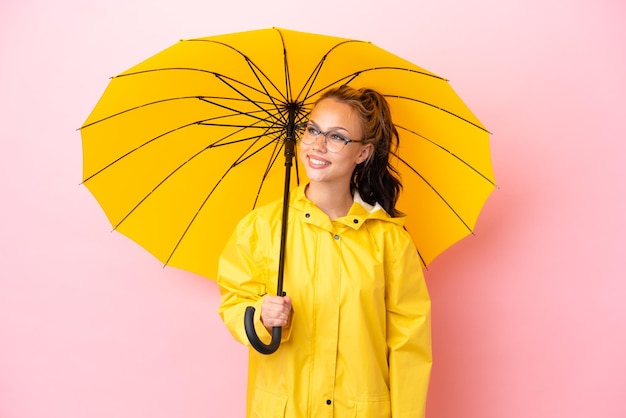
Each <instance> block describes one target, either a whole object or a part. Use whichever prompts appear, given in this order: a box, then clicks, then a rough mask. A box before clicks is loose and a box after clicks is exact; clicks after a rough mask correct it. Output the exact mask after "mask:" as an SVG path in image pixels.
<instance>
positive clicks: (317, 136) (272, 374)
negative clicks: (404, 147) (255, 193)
mask: <svg viewBox="0 0 626 418" xmlns="http://www.w3.org/2000/svg"><path fill="white" fill-rule="evenodd" d="M397 141H398V135H397V132H396V130H395V127H394V126H393V123H392V121H391V113H390V111H389V107H388V105H387V102H386V101H385V99H384V97H383V96H382V95H380V94H379V93H377V92H376V91H373V90H370V89H360V90H356V89H353V88H351V87H348V86H342V87H339V88H337V89H334V90H330V91H327V92H326V93H325V94H324V95H323V96H322V97H321V99H320V100H319V101H318V102H317V103H316V105H315V107H314V108H313V110H312V111H311V114H310V119H309V121H308V122H307V123H306V124H305V125H304V127H303V131H302V136H301V140H300V147H299V157H300V161H301V163H302V164H303V165H304V167H305V169H306V173H307V176H308V178H309V183H308V184H307V185H303V186H301V187H298V188H297V189H295V190H292V191H291V194H290V209H289V210H290V211H289V220H288V229H287V231H288V233H287V240H288V241H287V256H286V264H285V275H284V286H285V291H286V292H287V295H286V296H284V297H279V296H271V294H272V292H275V289H276V277H277V273H278V272H277V269H278V255H279V246H280V224H281V211H282V209H281V208H282V201H281V202H276V203H275V204H270V205H267V206H264V207H262V208H258V209H256V210H254V211H253V212H251V213H250V214H249V215H248V216H246V217H245V218H244V219H243V220H242V221H241V222H240V224H239V226H238V227H237V229H236V231H235V232H234V234H233V236H232V238H231V240H230V242H229V243H228V244H227V246H226V248H225V250H224V252H223V253H222V256H221V259H220V266H219V273H218V284H219V286H220V292H221V305H220V308H219V312H220V315H221V316H222V318H223V320H224V323H225V324H226V326H227V327H228V329H229V330H230V331H231V333H232V334H233V336H234V337H235V338H236V339H237V340H239V341H240V342H242V343H243V344H249V343H248V339H247V337H246V334H245V331H244V325H243V324H244V320H243V317H244V311H245V309H246V307H247V306H254V307H255V308H256V317H255V321H256V322H255V327H256V331H257V333H258V335H259V336H260V337H261V339H262V340H264V341H265V343H269V340H270V339H271V338H270V336H271V329H272V327H274V326H281V327H283V334H282V343H281V346H280V347H279V348H278V350H277V351H276V352H275V353H273V354H270V355H263V354H259V353H257V352H256V351H255V350H254V349H250V354H249V376H248V409H247V410H248V416H249V417H263V418H269V417H298V418H303V417H315V418H319V417H335V418H344V417H375V418H386V417H394V418H414V417H415V418H418V417H423V416H424V410H425V401H426V394H427V389H428V382H429V376H430V368H431V344H430V299H429V296H428V291H427V289H426V285H425V282H424V277H423V274H422V269H421V265H420V260H419V258H418V255H417V251H416V249H415V247H414V245H413V242H412V241H411V238H410V236H409V235H408V233H407V232H406V230H405V229H404V228H403V222H404V217H403V215H402V214H401V213H399V212H398V211H397V210H396V208H395V203H396V200H397V197H398V193H399V191H400V187H401V185H400V182H399V180H398V179H397V177H396V173H395V171H394V170H393V168H392V167H391V166H390V164H389V154H390V151H392V150H393V149H394V147H395V146H397Z"/></svg>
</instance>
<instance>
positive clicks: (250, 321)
mask: <svg viewBox="0 0 626 418" xmlns="http://www.w3.org/2000/svg"><path fill="white" fill-rule="evenodd" d="M243 322H244V325H245V328H246V335H247V336H248V340H249V341H250V344H251V345H252V347H254V349H255V350H256V351H258V352H259V353H261V354H272V353H273V352H274V351H276V350H278V347H279V346H280V340H281V338H282V331H283V329H282V327H273V328H272V341H271V342H270V343H269V344H265V343H264V342H263V341H261V339H260V338H259V337H258V335H257V334H256V332H255V330H254V307H252V306H248V307H247V308H246V315H245V316H244V320H243Z"/></svg>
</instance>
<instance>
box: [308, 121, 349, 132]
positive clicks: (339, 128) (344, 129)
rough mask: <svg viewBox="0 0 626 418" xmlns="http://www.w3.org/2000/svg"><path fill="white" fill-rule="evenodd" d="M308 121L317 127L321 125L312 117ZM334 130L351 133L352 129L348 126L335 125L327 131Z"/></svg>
mask: <svg viewBox="0 0 626 418" xmlns="http://www.w3.org/2000/svg"><path fill="white" fill-rule="evenodd" d="M307 123H312V124H313V125H315V127H316V128H319V127H320V126H319V125H318V124H317V123H315V121H314V120H312V119H309V121H308V122H307ZM332 131H344V132H347V133H350V131H349V130H348V129H346V128H344V127H342V126H333V127H331V128H329V129H328V130H327V131H326V132H332Z"/></svg>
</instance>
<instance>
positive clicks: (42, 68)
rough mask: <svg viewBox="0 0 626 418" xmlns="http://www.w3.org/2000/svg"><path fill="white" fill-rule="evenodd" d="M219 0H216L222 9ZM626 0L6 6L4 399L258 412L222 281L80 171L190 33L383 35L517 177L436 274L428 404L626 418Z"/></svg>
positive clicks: (20, 411) (134, 412) (182, 411)
mask: <svg viewBox="0 0 626 418" xmlns="http://www.w3.org/2000/svg"><path fill="white" fill-rule="evenodd" d="M212 4H216V5H212ZM625 12H626V10H625V6H624V2H623V1H621V0H507V1H501V0H473V1H461V0H440V1H436V2H435V1H428V2H425V1H408V0H404V1H401V0H385V1H382V2H381V1H368V0H358V1H357V0H344V1H338V0H318V1H314V2H308V3H307V4H303V3H301V2H298V1H293V0H290V1H279V0H269V1H268V0H266V1H261V2H260V1H252V0H244V1H236V0H223V1H220V2H212V1H207V0H197V1H193V0H176V1H173V0H163V1H147V0H142V1H132V0H106V1H104V0H102V1H92V0H59V1H55V2H51V1H43V0H39V1H37V0H26V1H22V0H19V1H18V0H2V2H1V3H0V85H1V91H0V140H1V148H0V149H1V151H0V161H1V164H0V191H1V196H2V197H1V199H2V204H1V207H0V257H1V259H0V261H1V262H0V417H2V418H40V417H46V418H56V417H63V418H84V417H90V418H96V417H151V418H158V417H163V418H172V417H185V418H194V417H242V416H243V414H244V389H245V367H246V366H245V365H246V359H245V350H244V349H243V348H242V347H240V346H239V345H237V344H236V343H235V342H233V341H232V340H231V338H230V336H229V335H228V334H227V332H226V331H225V329H224V327H223V325H222V324H221V322H220V320H219V317H218V315H217V312H216V309H217V304H218V295H217V288H216V285H215V284H214V283H213V282H212V281H210V280H206V279H203V278H200V277H198V276H194V275H192V274H190V273H186V272H182V271H179V270H176V269H173V268H165V269H164V268H162V266H161V265H160V263H159V262H158V261H156V260H155V259H153V258H152V257H151V256H150V255H149V254H148V253H147V252H145V251H144V250H143V249H141V248H140V247H138V246H137V245H135V244H134V243H133V242H131V241H130V240H128V239H126V238H125V237H123V236H121V235H120V234H117V233H110V232H109V231H110V226H109V224H108V223H107V221H106V218H105V216H104V214H103V213H102V211H101V210H100V208H99V207H98V205H97V204H96V202H95V200H94V199H93V198H92V196H91V195H90V194H89V192H88V191H87V189H86V188H84V187H82V186H79V183H80V180H81V144H80V133H79V132H78V131H77V130H76V129H77V128H78V127H79V126H80V125H81V124H82V122H83V121H84V120H85V119H86V117H87V115H88V113H89V112H90V110H91V108H92V107H93V106H94V105H95V103H96V101H97V99H98V98H99V97H100V95H101V93H102V92H103V90H104V88H105V87H106V85H107V83H108V77H109V76H112V75H115V74H117V73H119V72H121V71H123V70H125V69H126V68H128V67H130V66H132V65H134V64H135V63H137V62H139V61H141V60H143V59H144V58H147V57H148V56H149V55H152V54H153V53H156V52H158V51H159V50H161V49H164V48H165V47H167V46H169V45H171V44H173V43H175V42H176V41H178V39H180V38H190V37H198V36H208V35H215V34H219V33H223V32H235V31H240V30H248V29H259V28H266V27H271V26H280V27H285V28H289V29H295V30H303V31H309V32H319V33H326V34H330V35H335V36H343V37H351V38H359V39H366V40H370V41H372V42H374V43H375V44H377V45H379V46H381V47H383V48H386V49H388V50H390V51H392V52H395V53H396V54H398V55H400V56H402V57H404V58H407V59H409V60H411V61H413V62H415V63H417V64H418V65H421V66H423V67H425V68H427V69H429V70H431V71H434V72H436V73H438V74H440V75H442V76H445V77H447V78H449V79H450V80H451V84H452V86H453V87H454V88H455V89H456V90H457V91H458V92H459V93H460V94H461V96H462V97H463V98H464V99H465V101H466V102H467V103H468V105H470V107H472V109H474V111H475V112H476V114H477V115H478V116H479V118H480V119H481V120H482V121H483V122H484V123H485V124H486V125H487V127H488V128H489V129H490V130H491V131H492V132H494V135H493V138H492V144H493V159H494V164H495V172H496V177H497V180H498V183H499V185H500V189H499V190H498V191H496V192H495V193H494V194H493V195H492V196H491V198H490V200H489V201H488V203H487V205H486V207H485V210H484V212H483V214H482V215H481V217H480V219H479V223H478V225H477V228H476V236H474V237H469V238H468V239H465V240H463V241H462V242H461V243H459V244H457V245H456V246H454V247H453V248H451V249H450V250H448V251H447V252H446V253H445V254H443V255H442V256H440V257H439V258H438V259H437V260H436V261H435V262H434V263H433V264H432V265H431V267H430V270H429V271H428V272H427V279H428V283H429V286H430V289H431V293H432V299H433V303H434V308H433V326H434V357H435V365H434V369H433V377H432V385H431V388H430V393H429V404H428V417H429V418H517V417H519V418H522V417H524V418H528V417H533V418H548V417H549V418H554V417H567V418H579V417H580V418H582V417H604V418H622V417H624V416H626V402H624V390H625V388H626V361H625V359H624V357H625V355H626V307H625V306H626V304H625V303H624V301H623V299H624V296H626V280H625V279H626V278H625V277H624V276H625V275H624V273H623V272H621V271H622V269H621V268H620V267H621V266H620V264H621V262H623V261H624V259H625V258H626V257H624V256H625V255H626V253H625V251H624V250H623V243H621V242H620V241H621V239H622V238H623V236H624V234H625V233H626V227H625V226H626V222H625V221H624V213H625V212H626V205H625V201H626V199H625V196H626V194H625V191H626V190H625V188H626V187H625V183H626V182H625V181H624V168H623V167H624V164H625V163H626V161H625V158H624V155H625V153H626V145H625V142H626V141H625V140H626V135H625V134H624V128H623V123H624V120H625V119H626V111H625V110H626V109H625V105H624V97H623V96H624V93H626V83H625V81H624V80H625V73H626V48H624V41H623V40H624V39H626V30H625V29H624V19H625V17H626V13H625Z"/></svg>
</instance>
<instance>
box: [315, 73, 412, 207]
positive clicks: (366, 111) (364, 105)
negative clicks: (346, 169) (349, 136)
mask: <svg viewBox="0 0 626 418" xmlns="http://www.w3.org/2000/svg"><path fill="white" fill-rule="evenodd" d="M323 99H334V100H337V101H338V102H341V103H345V104H347V105H349V106H350V107H352V108H353V109H354V110H356V112H357V113H358V115H359V119H360V120H361V130H362V132H363V139H362V141H363V143H364V144H372V145H373V146H374V150H373V152H372V154H371V155H370V156H369V158H368V159H367V160H365V161H364V162H362V163H360V164H358V165H357V166H356V168H355V169H354V172H353V173H352V179H351V181H350V188H351V189H352V190H358V192H359V194H360V195H361V198H362V199H363V200H364V201H365V202H367V203H369V204H370V205H375V204H376V203H377V202H378V203H379V204H380V205H381V206H382V207H383V209H385V211H386V212H387V213H388V214H389V215H391V216H392V217H395V216H398V215H399V214H400V212H399V211H398V210H396V202H397V201H398V196H399V194H400V190H401V189H402V183H401V182H400V179H399V178H398V172H397V170H396V169H395V168H394V167H393V166H392V165H391V164H390V162H389V154H390V153H392V152H395V150H396V149H397V147H398V142H399V137H398V131H397V130H396V127H395V126H394V124H393V122H392V120H391V111H390V110H389V105H388V104H387V100H385V98H384V97H383V95H382V94H380V93H378V92H377V91H375V90H372V89H368V88H360V89H355V88H353V87H350V86H348V85H343V86H340V87H337V88H334V89H331V90H327V91H325V92H324V93H323V94H322V96H321V97H320V98H319V99H318V102H319V101H321V100H323Z"/></svg>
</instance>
